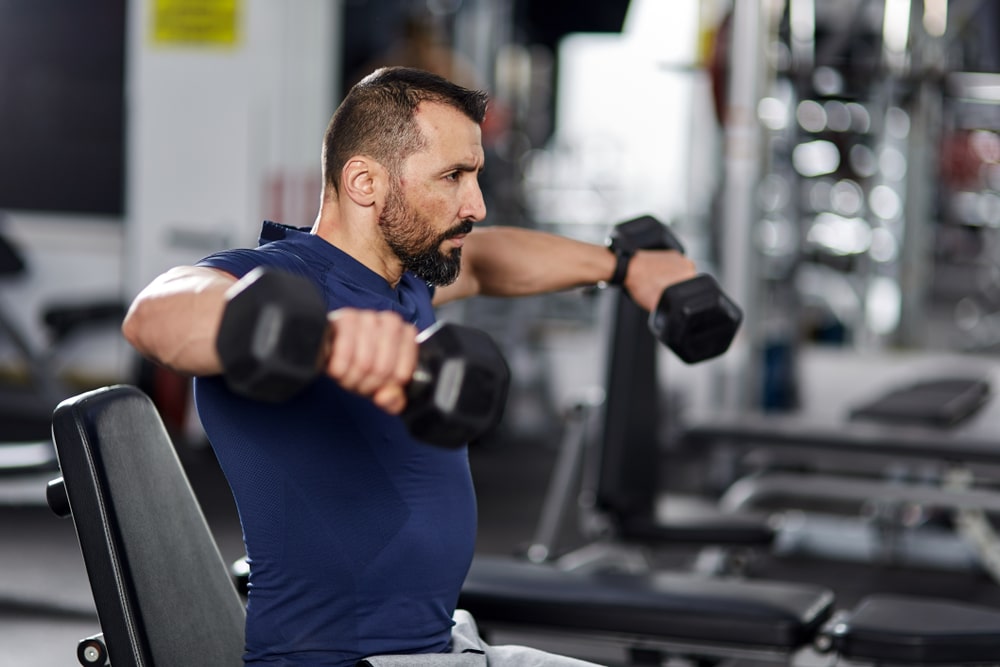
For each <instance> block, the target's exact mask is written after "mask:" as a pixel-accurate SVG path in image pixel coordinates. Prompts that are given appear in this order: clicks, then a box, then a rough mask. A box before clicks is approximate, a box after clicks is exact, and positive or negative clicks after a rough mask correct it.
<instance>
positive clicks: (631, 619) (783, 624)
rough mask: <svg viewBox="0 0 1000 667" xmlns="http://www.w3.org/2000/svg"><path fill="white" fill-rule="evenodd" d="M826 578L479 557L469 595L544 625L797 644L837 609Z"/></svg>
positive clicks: (492, 612)
mask: <svg viewBox="0 0 1000 667" xmlns="http://www.w3.org/2000/svg"><path fill="white" fill-rule="evenodd" d="M832 605H833V594H832V592H830V591H829V590H827V589H825V588H823V587H820V586H811V585H800V584H792V583H780V582H771V581H748V580H741V579H727V578H716V577H703V576H699V575H695V574H686V573H667V572H650V573H643V574H633V573H625V572H601V573H586V574H585V573H579V572H567V571H562V570H558V569H556V568H555V567H552V566H548V565H538V564H534V563H529V562H525V561H520V560H515V559H512V558H502V557H487V556H480V557H477V558H476V559H475V560H474V561H473V564H472V568H471V570H470V572H469V576H468V578H467V579H466V582H465V586H464V587H463V589H462V594H461V596H460V598H459V606H461V607H463V608H465V609H468V610H469V611H470V612H472V614H473V615H474V616H475V617H476V619H477V621H478V622H479V623H480V624H482V625H483V626H486V627H488V626H489V624H490V623H499V624H505V625H521V626H538V627H543V628H545V627H547V628H551V629H561V630H566V631H574V632H577V631H579V632H587V631H593V632H609V633H625V634H631V635H645V636H649V637H652V638H658V639H663V640H670V641H681V640H686V641H705V642H710V643H712V644H723V645H734V646H748V647H761V648H768V649H778V650H791V649H794V648H796V647H799V646H802V645H805V644H808V643H810V642H811V641H812V640H813V638H814V637H815V634H816V632H817V631H818V630H819V628H820V627H821V626H822V624H823V623H824V621H826V620H827V618H829V616H830V614H831V611H832Z"/></svg>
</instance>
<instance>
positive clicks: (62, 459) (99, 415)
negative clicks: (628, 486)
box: [47, 385, 1000, 667]
mask: <svg viewBox="0 0 1000 667" xmlns="http://www.w3.org/2000/svg"><path fill="white" fill-rule="evenodd" d="M52 433H53V438H54V442H55V446H56V451H57V454H58V458H59V465H60V468H61V471H62V477H61V478H60V479H58V480H53V482H52V483H50V485H49V487H48V489H47V495H48V497H49V498H50V500H51V501H52V505H53V509H54V511H57V512H59V513H64V512H65V511H66V509H67V508H69V509H70V510H71V516H72V519H73V523H74V525H75V528H76V533H77V536H78V539H79V543H80V549H81V552H82V554H83V557H84V562H85V564H86V568H87V574H88V578H89V579H90V585H91V588H92V590H93V593H94V601H95V604H96V606H97V612H98V616H99V619H100V626H101V630H102V632H101V633H100V634H98V635H94V636H92V637H87V638H86V639H83V640H81V642H80V644H79V646H78V657H79V661H80V664H82V665H103V664H107V662H106V661H107V660H109V659H110V663H111V664H113V665H114V667H140V666H141V665H151V664H155V665H181V664H199V665H200V664H204V665H209V664H210V665H230V664H231V665H234V666H235V665H240V664H242V662H241V659H242V652H243V625H244V622H245V613H244V608H243V604H242V602H241V601H240V599H239V596H238V594H237V591H236V588H235V587H234V586H233V582H232V580H231V579H230V572H229V568H227V567H226V565H225V564H224V563H223V562H222V559H221V557H220V555H219V551H218V548H217V546H216V544H215V542H214V538H213V536H212V533H211V531H210V529H209V527H208V525H207V524H206V522H205V519H204V515H203V514H202V511H201V508H200V506H199V504H198V500H197V497H196V496H195V495H194V493H193V492H192V490H191V487H190V485H189V483H188V482H187V477H186V475H185V472H184V468H183V466H182V465H181V462H180V460H179V459H178V458H177V455H176V452H175V450H174V446H173V443H172V442H171V440H170V436H169V435H168V434H167V431H166V429H165V428H164V426H163V422H162V420H161V418H160V415H159V413H158V411H157V409H156V407H155V405H154V404H153V402H152V401H151V400H150V399H149V398H148V396H146V395H145V394H143V393H142V392H141V391H139V390H138V389H136V388H135V387H131V386H127V385H117V386H112V387H105V388H102V389H96V390H93V391H90V392H86V393H83V394H80V395H78V396H75V397H73V398H70V399H67V400H66V401H64V402H63V403H61V404H60V405H59V407H58V408H57V409H56V411H55V412H54V414H53V422H52ZM833 603H834V600H833V596H832V594H831V593H830V591H828V590H827V589H825V588H823V587H821V586H813V585H802V584H792V583H781V582H767V581H752V582H751V581H738V580H732V579H710V578H705V577H701V576H696V575H690V576H688V575H676V574H669V575H668V574H663V573H646V574H639V575H637V574H629V573H625V572H604V573H590V574H587V573H582V572H563V571H559V570H556V569H555V568H553V567H551V566H549V565H538V564H534V563H527V562H524V561H519V560H515V559H511V558H502V557H482V556H481V557H477V559H476V560H475V561H474V563H473V566H472V569H471V571H470V573H469V576H468V578H467V580H466V584H465V586H464V587H463V591H462V594H461V598H460V605H461V606H463V607H464V608H467V609H469V610H470V611H472V613H473V614H474V615H475V616H476V619H477V622H478V624H479V625H480V628H481V629H483V630H484V631H486V632H490V631H500V630H518V631H526V632H527V631H538V632H540V633H542V634H548V635H560V634H562V635H565V636H572V637H576V638H577V639H578V640H579V641H580V642H581V644H585V643H586V642H589V641H594V642H602V643H607V644H610V645H614V646H616V647H619V648H623V649H625V650H626V651H627V655H628V660H629V664H636V665H638V664H661V663H662V660H663V658H665V657H667V656H681V657H695V658H698V657H705V658H709V659H716V660H717V659H718V658H727V657H734V656H739V657H742V656H746V657H751V658H754V657H755V658H762V659H768V660H777V661H781V660H787V659H790V658H791V657H792V654H793V653H796V652H798V651H811V650H813V649H812V646H813V645H815V649H816V650H817V651H824V652H838V653H839V654H840V655H842V656H844V657H846V658H850V659H856V660H859V661H862V662H863V661H865V660H866V659H871V658H878V659H879V660H881V661H883V662H888V663H899V664H925V663H930V662H934V661H937V662H950V663H953V664H954V663H959V662H967V663H975V662H990V661H993V660H995V657H996V656H997V655H1000V621H998V618H997V614H998V612H997V611H995V610H992V609H987V608H982V607H976V606H972V605H954V604H953V603H945V602H941V601H936V600H916V601H914V600H911V599H909V598H887V597H880V598H873V599H870V600H865V601H863V602H862V603H861V604H859V605H858V607H857V608H856V609H854V610H849V611H840V612H837V613H836V614H834V606H833ZM959 607H960V608H961V616H957V617H954V618H952V617H951V616H950V615H951V614H953V613H954V611H955V610H956V609H957V608H959ZM886 619H889V620H888V621H887V620H886ZM950 619H951V620H950ZM834 620H836V623H833V621H834Z"/></svg>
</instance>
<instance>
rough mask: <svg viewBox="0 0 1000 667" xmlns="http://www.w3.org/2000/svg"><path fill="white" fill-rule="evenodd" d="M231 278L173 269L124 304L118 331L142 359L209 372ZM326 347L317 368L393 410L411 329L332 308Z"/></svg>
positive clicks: (409, 364) (412, 356)
mask: <svg viewBox="0 0 1000 667" xmlns="http://www.w3.org/2000/svg"><path fill="white" fill-rule="evenodd" d="M235 282H236V277H235V276H233V275H231V274H229V273H226V272H225V271H220V270H218V269H212V268H207V267H196V266H181V267H177V268H174V269H171V270H169V271H167V272H166V273H164V274H162V275H160V276H159V277H158V278H156V279H154V280H153V282H151V283H150V284H149V285H148V286H147V287H146V288H145V289H143V290H142V291H141V292H140V293H139V294H138V296H136V298H135V301H133V302H132V305H131V307H130V308H129V311H128V313H127V314H126V316H125V321H124V322H123V323H122V333H123V334H124V336H125V339H126V340H127V341H128V342H129V343H130V344H131V345H132V346H133V347H135V349H136V350H138V351H139V353H140V354H142V355H143V356H145V357H147V358H149V359H152V360H153V361H155V362H157V363H159V364H162V365H163V366H166V367H167V368H170V369H172V370H174V371H176V372H178V373H182V374H184V375H217V374H219V373H222V370H223V369H222V362H221V360H220V359H219V355H218V352H217V351H216V339H217V338H218V334H219V325H220V323H221V322H222V314H223V312H224V311H225V307H226V303H227V300H226V292H227V291H228V290H229V288H230V287H231V286H232V285H233V284H234V283H235ZM327 323H328V326H330V327H331V329H332V336H331V339H332V341H333V344H332V348H331V349H330V350H328V351H327V359H326V361H325V363H324V365H323V367H322V368H321V369H317V370H318V372H319V371H321V372H324V373H326V375H328V376H329V377H331V378H332V379H333V380H335V381H336V382H337V383H338V384H339V385H340V386H341V387H343V388H344V389H346V390H348V391H352V392H355V393H357V394H360V395H362V396H367V397H369V398H371V399H372V401H373V402H374V403H375V404H376V405H378V406H379V407H381V408H382V409H383V410H385V411H387V412H390V413H393V414H398V413H399V412H400V411H402V409H403V408H404V407H405V405H406V396H405V389H404V387H405V386H406V384H407V383H408V382H409V381H410V379H411V377H412V376H413V372H414V369H415V368H416V364H417V343H416V336H417V330H416V328H415V327H414V326H413V325H412V324H409V323H408V322H406V321H405V320H404V319H403V318H402V317H400V316H399V315H398V314H397V313H395V312H392V311H374V310H361V309H356V308H340V309H338V310H336V311H334V312H332V313H329V314H328V315H327Z"/></svg>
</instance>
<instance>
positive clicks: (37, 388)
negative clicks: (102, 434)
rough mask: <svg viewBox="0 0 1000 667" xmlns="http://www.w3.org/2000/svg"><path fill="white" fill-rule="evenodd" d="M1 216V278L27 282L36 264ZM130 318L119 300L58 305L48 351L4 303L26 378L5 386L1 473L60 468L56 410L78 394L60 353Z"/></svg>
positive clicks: (0, 319) (2, 314)
mask: <svg viewBox="0 0 1000 667" xmlns="http://www.w3.org/2000/svg"><path fill="white" fill-rule="evenodd" d="M3 222H4V218H3V215H2V214H0V279H3V280H5V281H7V280H10V281H13V280H16V279H22V278H23V277H24V276H26V275H27V274H28V273H29V270H30V266H29V264H28V262H27V260H26V258H25V257H24V254H23V253H22V251H21V249H20V248H19V247H18V245H17V244H16V243H15V242H14V241H13V240H12V239H11V238H10V237H9V236H7V235H6V233H4V230H3ZM124 316H125V305H124V304H123V303H122V302H120V301H116V300H108V301H96V302H93V303H91V302H86V303H72V304H69V303H66V304H60V303H54V304H49V305H47V306H46V307H45V309H44V310H43V312H42V313H41V323H42V325H43V327H44V330H45V333H46V338H47V340H46V345H45V346H44V349H43V348H42V347H41V346H39V345H36V344H34V343H33V341H31V340H30V337H29V336H28V335H27V333H26V332H25V331H23V329H22V327H21V326H20V325H19V324H18V322H17V320H16V318H15V317H13V316H12V315H11V314H10V313H9V312H8V310H7V308H6V304H4V303H2V302H0V335H2V337H3V339H4V341H5V342H6V343H9V344H10V346H11V347H12V348H13V351H14V353H15V355H16V356H15V358H16V360H17V361H18V368H17V370H18V371H23V377H18V378H17V379H16V380H15V381H9V382H8V381H4V382H0V413H2V414H3V420H2V421H3V430H2V432H0V472H2V473H25V474H32V473H34V472H45V471H51V470H54V469H55V467H56V462H55V452H54V451H53V449H52V442H51V439H50V435H49V430H50V425H51V416H52V410H53V409H54V408H55V406H56V405H57V404H58V403H59V401H61V400H62V399H64V398H66V397H67V396H70V395H71V394H72V393H73V391H72V390H71V389H69V388H68V387H66V386H65V383H64V382H63V381H62V379H61V378H60V377H59V373H58V364H57V361H58V358H59V357H58V355H59V353H60V352H62V351H64V349H65V348H64V347H63V344H64V343H66V342H68V341H71V340H72V338H73V337H74V336H76V335H77V334H78V333H80V332H81V331H86V330H87V329H89V328H93V327H101V326H108V325H117V324H119V323H120V322H121V320H122V318H123V317H124Z"/></svg>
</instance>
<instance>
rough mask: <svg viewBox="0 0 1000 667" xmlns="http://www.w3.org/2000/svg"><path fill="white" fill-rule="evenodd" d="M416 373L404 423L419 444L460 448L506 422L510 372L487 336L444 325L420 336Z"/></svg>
mask: <svg viewBox="0 0 1000 667" xmlns="http://www.w3.org/2000/svg"><path fill="white" fill-rule="evenodd" d="M417 342H418V343H419V344H420V347H419V353H418V360H417V370H416V372H415V373H414V374H413V380H412V381H411V382H410V384H409V385H408V386H407V406H406V409H405V410H404V412H403V420H404V421H405V422H406V425H407V428H408V429H409V431H410V433H411V434H413V436H414V437H416V438H417V439H419V440H423V441H425V442H429V443H432V444H436V445H441V446H444V447H458V446H461V445H462V444H464V443H467V442H469V441H472V440H475V439H476V438H478V437H479V436H482V435H484V434H485V433H486V432H487V431H489V430H490V429H492V428H493V427H495V426H496V425H497V424H498V423H499V422H500V419H501V418H502V417H503V412H504V407H505V406H506V403H507V391H508V388H509V386H510V369H509V368H508V366H507V362H506V360H505V359H504V357H503V354H502V353H501V351H500V348H499V347H497V344H496V343H495V342H494V341H493V339H492V338H490V336H489V335H488V334H486V333H485V332H483V331H480V330H478V329H473V328H470V327H466V326H462V325H458V324H454V323H443V322H439V323H437V324H435V325H434V326H432V327H429V328H428V329H425V330H424V331H422V332H421V333H420V335H419V336H418V337H417Z"/></svg>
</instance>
